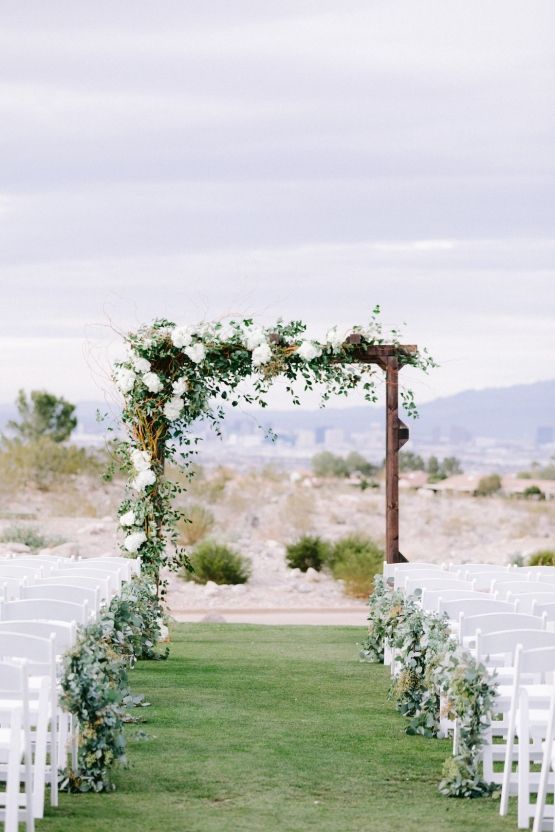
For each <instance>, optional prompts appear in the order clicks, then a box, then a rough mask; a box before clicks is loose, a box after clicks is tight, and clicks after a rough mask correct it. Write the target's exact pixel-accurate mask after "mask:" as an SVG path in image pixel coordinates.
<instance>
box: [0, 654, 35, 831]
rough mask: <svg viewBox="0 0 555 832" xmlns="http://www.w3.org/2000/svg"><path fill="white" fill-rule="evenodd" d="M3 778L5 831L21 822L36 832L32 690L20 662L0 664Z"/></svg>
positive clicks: (0, 801)
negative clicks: (31, 712) (33, 784)
mask: <svg viewBox="0 0 555 832" xmlns="http://www.w3.org/2000/svg"><path fill="white" fill-rule="evenodd" d="M0 778H1V779H3V780H4V782H5V783H6V790H5V791H4V792H0V817H2V818H3V820H4V832H17V830H18V829H19V822H20V821H24V822H25V828H26V830H27V832H33V830H34V828H35V821H34V815H33V800H32V783H33V771H32V751H31V728H30V719H29V687H28V680H27V668H26V666H25V663H21V662H20V663H18V664H14V663H12V662H5V661H1V662H0ZM21 783H23V784H24V790H23V792H21Z"/></svg>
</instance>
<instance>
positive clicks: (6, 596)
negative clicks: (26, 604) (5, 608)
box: [0, 576, 27, 601]
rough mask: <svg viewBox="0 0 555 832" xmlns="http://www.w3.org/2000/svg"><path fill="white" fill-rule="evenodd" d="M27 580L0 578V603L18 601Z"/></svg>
mask: <svg viewBox="0 0 555 832" xmlns="http://www.w3.org/2000/svg"><path fill="white" fill-rule="evenodd" d="M26 580H27V579H26V578H23V579H22V578H7V577H6V576H4V577H0V601H17V599H18V598H19V596H20V593H21V586H22V584H23V583H25V582H26Z"/></svg>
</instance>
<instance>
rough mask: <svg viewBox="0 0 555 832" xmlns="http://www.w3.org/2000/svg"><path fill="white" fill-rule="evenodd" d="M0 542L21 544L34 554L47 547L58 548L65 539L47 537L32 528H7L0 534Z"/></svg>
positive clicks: (55, 536)
mask: <svg viewBox="0 0 555 832" xmlns="http://www.w3.org/2000/svg"><path fill="white" fill-rule="evenodd" d="M0 542H2V543H23V544H24V545H25V546H28V547H29V549H32V550H33V551H34V552H38V550H39V549H45V548H46V547H47V546H59V545H60V544H62V543H65V542H66V541H65V538H63V537H58V536H57V535H54V536H50V537H47V536H45V535H43V534H41V533H40V532H39V531H38V529H36V528H34V527H33V526H8V528H7V529H4V531H3V532H2V534H0Z"/></svg>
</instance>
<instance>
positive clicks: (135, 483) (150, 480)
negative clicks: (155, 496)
mask: <svg viewBox="0 0 555 832" xmlns="http://www.w3.org/2000/svg"><path fill="white" fill-rule="evenodd" d="M155 482H156V475H155V473H154V471H153V470H152V468H147V470H146V471H139V473H138V474H137V476H136V477H135V479H134V480H131V488H133V489H134V490H135V491H144V490H145V488H147V486H149V485H154V483H155Z"/></svg>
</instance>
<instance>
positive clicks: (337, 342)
mask: <svg viewBox="0 0 555 832" xmlns="http://www.w3.org/2000/svg"><path fill="white" fill-rule="evenodd" d="M346 337H347V335H346V333H345V332H343V331H341V330H338V329H337V327H336V326H334V327H332V329H330V330H329V331H328V332H327V333H326V343H327V344H329V345H330V347H332V348H333V349H334V350H338V349H340V347H342V346H343V344H344V343H345V339H346Z"/></svg>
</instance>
